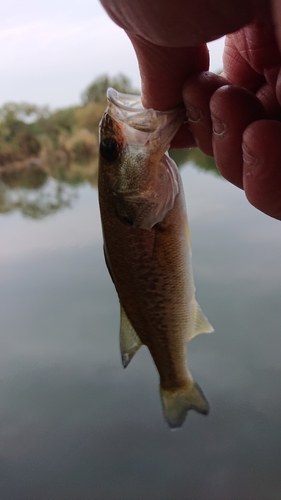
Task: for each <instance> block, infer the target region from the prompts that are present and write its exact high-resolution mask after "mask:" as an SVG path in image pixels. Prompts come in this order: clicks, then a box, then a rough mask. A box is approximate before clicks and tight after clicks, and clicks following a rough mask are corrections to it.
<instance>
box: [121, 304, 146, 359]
mask: <svg viewBox="0 0 281 500" xmlns="http://www.w3.org/2000/svg"><path fill="white" fill-rule="evenodd" d="M141 346H142V342H141V340H140V338H139V336H138V334H137V333H136V331H135V330H134V328H133V327H132V325H131V322H130V320H129V318H128V316H127V314H126V313H125V311H124V309H123V307H122V306H121V304H120V350H121V358H122V364H123V366H124V368H126V367H127V366H128V364H129V363H130V361H131V360H132V358H133V357H134V355H135V354H136V352H137V351H138V350H139V348H140V347H141Z"/></svg>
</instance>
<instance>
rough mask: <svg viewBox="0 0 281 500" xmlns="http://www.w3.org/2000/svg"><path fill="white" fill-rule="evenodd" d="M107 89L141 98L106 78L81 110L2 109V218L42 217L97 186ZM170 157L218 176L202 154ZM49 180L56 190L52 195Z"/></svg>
mask: <svg viewBox="0 0 281 500" xmlns="http://www.w3.org/2000/svg"><path fill="white" fill-rule="evenodd" d="M108 87H113V88H115V89H116V90H118V91H119V92H124V93H131V94H132V93H139V91H138V90H137V89H135V88H133V86H132V84H131V81H130V79H129V78H128V77H126V76H125V75H123V74H119V75H117V76H114V77H109V76H108V75H101V76H100V77H98V78H97V79H96V80H95V81H94V82H93V83H91V84H90V85H89V86H88V87H87V88H86V89H85V90H84V92H82V94H81V101H82V103H81V105H78V106H71V107H69V108H65V109H59V110H56V111H51V110H50V109H49V108H48V107H47V106H41V107H40V106H37V105H35V104H29V103H25V102H22V103H13V102H9V103H6V104H5V105H4V106H2V107H1V108H0V213H8V212H11V211H13V210H19V211H20V212H21V213H22V214H23V215H25V216H28V217H32V218H42V217H45V216H47V215H50V214H52V213H54V212H56V211H57V210H59V209H61V208H63V207H66V206H69V205H70V204H71V203H72V200H73V199H74V198H75V196H74V190H73V189H71V187H72V188H73V187H74V186H77V185H79V184H82V183H85V182H89V183H90V184H92V185H93V186H95V185H96V184H97V171H98V124H99V121H100V119H101V116H102V113H103V111H104V109H105V107H106V91H107V88H108ZM170 153H171V156H172V157H173V158H174V160H175V161H176V163H177V164H178V166H181V165H183V164H184V163H186V162H187V161H188V160H192V162H193V163H194V164H195V165H197V166H199V167H200V168H203V169H204V170H210V171H213V172H215V173H217V169H216V166H215V163H214V161H213V159H212V158H210V157H207V156H205V155H204V154H203V153H201V152H200V151H199V150H198V149H189V150H177V151H176V150H174V151H171V152H170ZM50 179H51V180H52V181H53V182H55V185H56V188H55V189H52V196H51V195H50V189H49V182H50ZM53 188H54V186H53Z"/></svg>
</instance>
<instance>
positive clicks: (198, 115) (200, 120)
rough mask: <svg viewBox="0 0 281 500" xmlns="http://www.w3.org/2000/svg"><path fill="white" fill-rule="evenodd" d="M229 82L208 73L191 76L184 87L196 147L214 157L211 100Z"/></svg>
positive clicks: (184, 98)
mask: <svg viewBox="0 0 281 500" xmlns="http://www.w3.org/2000/svg"><path fill="white" fill-rule="evenodd" d="M227 83H228V81H227V80H226V79H225V78H223V77H221V76H219V75H214V74H213V73H210V72H208V71H205V72H202V73H198V74H195V75H192V76H190V77H189V78H188V79H187V80H186V82H185V84H184V86H183V101H184V104H185V107H186V114H187V117H188V121H189V130H190V132H191V133H192V135H193V137H194V140H195V143H196V146H198V147H199V148H200V149H201V150H202V151H203V153H205V154H206V155H209V156H213V147H212V120H211V116H210V99H211V97H212V95H213V93H214V92H215V91H216V90H217V89H218V88H219V87H222V86H223V85H226V84H227Z"/></svg>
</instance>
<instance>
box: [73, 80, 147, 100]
mask: <svg viewBox="0 0 281 500" xmlns="http://www.w3.org/2000/svg"><path fill="white" fill-rule="evenodd" d="M108 87H113V88H114V89H116V90H118V92H123V93H124V94H135V93H138V91H137V90H136V89H134V87H133V86H132V82H131V80H130V78H128V77H127V76H126V75H123V74H122V73H119V75H116V76H113V77H110V76H108V75H101V76H99V77H98V78H96V80H94V82H93V83H91V84H90V85H89V86H88V87H87V88H86V90H84V92H83V93H82V96H81V97H82V102H83V104H89V103H90V102H95V103H98V102H105V101H106V91H107V89H108Z"/></svg>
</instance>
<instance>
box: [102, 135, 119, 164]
mask: <svg viewBox="0 0 281 500" xmlns="http://www.w3.org/2000/svg"><path fill="white" fill-rule="evenodd" d="M119 152H120V147H119V144H118V142H117V141H116V139H114V137H105V138H104V139H102V141H101V143H100V154H101V156H102V158H103V159H104V160H106V161H109V162H113V161H115V160H117V158H118V156H119Z"/></svg>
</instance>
